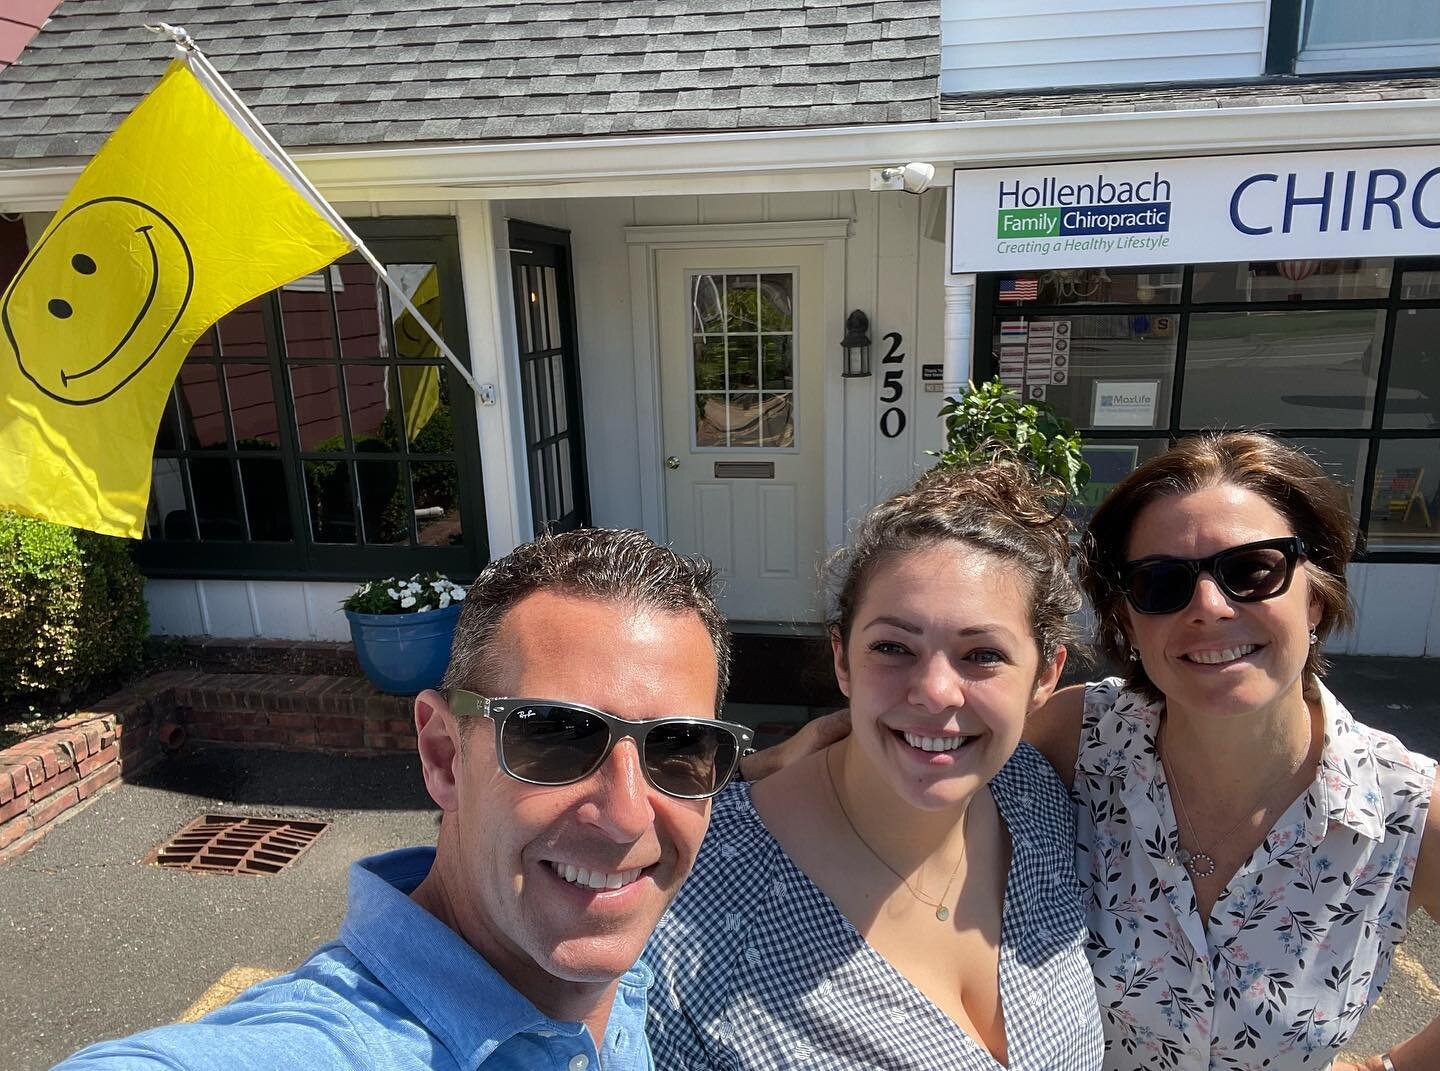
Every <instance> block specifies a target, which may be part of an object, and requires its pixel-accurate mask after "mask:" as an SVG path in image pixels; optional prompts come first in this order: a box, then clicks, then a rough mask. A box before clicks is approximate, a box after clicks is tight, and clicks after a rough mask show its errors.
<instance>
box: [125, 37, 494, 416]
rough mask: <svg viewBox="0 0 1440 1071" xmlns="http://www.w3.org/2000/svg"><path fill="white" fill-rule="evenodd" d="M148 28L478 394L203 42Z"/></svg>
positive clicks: (431, 328)
mask: <svg viewBox="0 0 1440 1071" xmlns="http://www.w3.org/2000/svg"><path fill="white" fill-rule="evenodd" d="M145 28H146V29H147V30H150V31H151V32H153V33H161V34H165V35H166V36H167V37H169V38H170V40H171V41H172V42H174V44H175V47H176V49H178V50H179V52H180V56H181V58H182V59H183V60H184V61H185V63H186V65H187V66H188V67H189V68H190V69H191V71H192V72H193V73H194V74H195V76H196V77H197V78H199V79H200V81H201V82H202V84H204V85H205V86H206V88H207V89H209V90H210V91H211V92H212V93H215V94H218V95H219V96H220V98H221V99H222V100H223V101H224V102H225V103H226V104H228V105H229V106H230V108H231V109H232V110H233V111H234V112H235V113H236V114H237V115H238V117H239V118H240V119H241V120H242V121H243V122H244V123H245V125H246V127H247V128H248V129H249V131H250V133H251V134H252V135H254V136H255V137H256V138H258V139H259V140H260V141H261V143H262V144H263V146H264V148H265V149H266V151H267V153H268V154H269V155H270V156H272V157H273V159H272V162H273V163H275V164H276V165H277V166H278V167H280V168H281V169H282V170H283V171H284V172H285V174H286V177H287V178H288V179H289V180H290V181H291V182H292V183H294V184H295V185H297V186H299V187H300V189H301V191H302V192H303V193H304V194H305V195H306V196H307V198H308V199H309V200H310V201H311V202H312V203H313V205H314V207H315V209H316V211H318V212H320V213H321V214H322V215H323V216H325V218H326V220H328V221H329V223H330V225H331V226H332V227H334V228H335V229H336V230H337V231H339V232H340V233H341V234H343V235H344V236H345V238H346V239H347V240H348V241H349V242H350V243H351V244H352V245H354V246H355V250H356V252H358V253H359V254H360V255H361V256H362V257H364V258H365V261H366V263H368V264H369V265H370V267H371V268H373V269H374V270H375V274H376V275H378V276H379V277H380V278H381V279H383V280H384V281H385V285H386V286H388V287H389V288H390V292H391V293H392V294H393V295H395V297H397V298H399V299H400V303H401V304H402V305H403V306H404V307H405V310H406V311H407V312H409V313H410V315H411V316H413V317H414V318H415V322H416V323H418V324H419V325H420V328H421V329H422V330H423V331H424V332H425V333H426V334H427V335H429V336H430V339H431V341H433V342H434V343H435V345H436V346H438V347H439V348H440V352H441V353H443V354H444V355H445V357H446V358H447V359H448V360H449V362H450V364H451V366H452V367H454V369H455V371H456V372H458V373H459V375H460V378H461V379H463V380H464V381H465V382H466V383H467V384H468V385H469V387H470V389H471V391H473V392H474V394H475V397H477V398H479V397H480V388H479V386H478V385H477V384H476V383H475V379H474V377H473V376H471V374H470V370H469V369H468V368H466V367H465V365H464V364H463V363H462V362H461V361H460V358H459V357H457V356H455V353H454V351H453V350H451V349H450V347H449V346H448V345H446V343H445V340H444V339H443V338H441V337H440V334H439V332H438V331H436V330H435V328H434V326H433V325H432V324H431V323H430V321H429V319H427V318H426V317H425V316H424V314H422V313H421V312H420V310H419V309H417V308H416V307H415V306H414V304H413V303H412V302H411V301H410V297H409V295H407V294H406V293H405V291H404V290H403V289H402V288H401V287H400V285H399V284H398V283H396V282H395V280H394V279H392V278H390V273H389V272H387V271H386V270H385V266H384V265H383V264H381V263H380V261H379V260H377V259H376V258H375V254H373V253H371V252H370V249H369V247H367V246H366V245H365V242H364V241H363V240H362V239H361V237H360V236H359V235H358V234H356V233H355V231H354V230H352V229H351V227H350V225H349V224H348V223H346V222H345V220H344V218H343V217H342V216H341V215H340V213H339V212H337V211H335V208H334V206H333V205H331V204H330V202H329V201H327V200H326V199H325V196H324V195H323V194H322V193H321V192H320V191H319V190H318V189H316V188H315V185H314V183H312V182H311V181H310V180H309V179H308V178H306V176H305V173H304V172H303V171H301V170H300V168H299V166H298V165H297V164H296V163H295V161H294V160H292V159H291V158H290V154H289V153H287V152H286V151H285V148H284V146H282V145H281V144H280V142H278V141H276V140H275V137H274V135H272V134H271V133H270V131H268V130H266V129H265V125H264V124H263V123H261V122H260V120H259V119H257V118H256V117H255V113H254V112H252V111H251V110H250V109H249V108H248V107H247V106H246V104H245V102H244V101H243V100H241V99H240V96H239V94H237V93H236V92H235V90H234V89H232V88H231V86H230V83H229V82H227V81H225V78H224V76H222V75H221V74H220V72H219V71H217V70H216V69H215V65H214V64H212V63H211V62H210V58H209V57H208V56H206V55H205V53H204V52H202V51H201V50H200V46H199V45H197V44H195V41H194V39H193V38H192V37H191V36H190V35H189V34H188V33H186V32H185V30H184V28H183V27H180V26H172V25H170V24H169V23H167V22H161V23H156V24H154V25H147V26H146V27H145Z"/></svg>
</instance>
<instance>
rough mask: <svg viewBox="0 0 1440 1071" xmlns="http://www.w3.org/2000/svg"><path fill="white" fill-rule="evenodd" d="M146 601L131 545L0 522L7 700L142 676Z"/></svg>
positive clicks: (0, 629) (20, 520) (6, 516)
mask: <svg viewBox="0 0 1440 1071" xmlns="http://www.w3.org/2000/svg"><path fill="white" fill-rule="evenodd" d="M144 592H145V579H144V577H142V576H141V575H140V573H139V571H138V570H137V569H136V568H135V563H134V562H133V561H132V560H131V558H130V549H129V547H128V546H127V545H126V542H125V540H123V539H115V538H113V537H110V536H101V535H96V534H94V533H93V532H84V531H78V530H75V529H70V528H66V527H63V526H62V525H58V524H50V523H49V522H47V521H37V520H33V519H31V518H29V517H20V516H16V515H15V514H12V513H0V698H3V699H12V698H14V697H16V696H19V695H29V694H33V695H41V694H47V693H48V694H53V695H55V696H58V697H64V696H68V695H70V694H73V693H75V692H78V691H81V690H83V689H84V688H86V687H88V686H90V685H91V684H94V683H97V682H100V681H103V680H104V679H105V678H107V677H111V676H115V675H119V674H125V673H130V672H133V671H135V670H136V669H138V668H139V666H140V664H141V659H142V656H143V653H144V646H145V639H146V637H147V636H148V635H149V633H150V614H149V612H148V610H147V609H146V606H145V595H144Z"/></svg>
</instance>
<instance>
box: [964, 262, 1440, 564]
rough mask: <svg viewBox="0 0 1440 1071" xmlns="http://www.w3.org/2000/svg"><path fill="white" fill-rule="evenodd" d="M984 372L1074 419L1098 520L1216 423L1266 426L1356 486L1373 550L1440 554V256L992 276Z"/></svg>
mask: <svg viewBox="0 0 1440 1071" xmlns="http://www.w3.org/2000/svg"><path fill="white" fill-rule="evenodd" d="M978 293H979V299H978V301H979V307H978V308H977V313H978V315H977V321H976V322H977V324H980V325H986V324H988V325H989V331H988V332H987V331H985V330H984V329H983V328H982V329H980V330H977V332H976V354H975V357H976V369H977V372H978V373H979V374H981V375H982V376H999V377H1000V378H1001V379H1002V380H1003V381H1005V382H1006V383H1008V384H1009V385H1011V386H1012V387H1014V388H1015V389H1016V390H1017V391H1020V392H1022V393H1023V394H1024V395H1025V396H1027V397H1030V398H1033V399H1036V400H1043V401H1046V402H1049V403H1050V404H1052V405H1054V406H1055V408H1056V410H1057V411H1058V412H1059V413H1060V414H1061V415H1062V416H1065V417H1067V418H1068V419H1070V420H1072V421H1074V422H1075V424H1076V426H1077V427H1078V428H1079V429H1080V431H1081V433H1082V435H1083V437H1084V439H1085V442H1086V448H1085V449H1086V459H1087V460H1088V461H1089V462H1090V465H1091V469H1092V472H1093V478H1092V483H1091V485H1090V487H1089V488H1088V489H1087V493H1086V497H1087V501H1086V504H1085V507H1086V508H1085V510H1082V511H1081V512H1082V513H1084V512H1088V510H1089V509H1093V507H1094V506H1095V505H1097V504H1098V503H1099V501H1100V499H1101V498H1103V497H1104V495H1105V494H1106V493H1107V492H1108V491H1109V490H1110V488H1111V487H1113V486H1114V485H1115V484H1116V483H1118V482H1119V481H1120V479H1122V478H1123V477H1124V476H1125V474H1126V473H1128V472H1130V471H1131V470H1132V469H1134V468H1135V466H1136V465H1137V464H1138V463H1139V462H1140V461H1143V460H1145V459H1146V458H1149V457H1152V456H1154V455H1156V454H1158V453H1160V452H1162V451H1163V450H1165V449H1166V448H1167V447H1168V446H1169V445H1170V444H1171V443H1173V442H1174V441H1175V440H1176V439H1178V438H1179V437H1181V436H1183V435H1186V434H1190V433H1193V432H1196V431H1199V430H1202V429H1207V428H1241V427H1254V428H1263V429H1265V430H1267V431H1272V432H1274V433H1276V434H1278V435H1281V436H1283V437H1285V438H1287V439H1289V440H1290V441H1292V442H1293V443H1294V444H1295V445H1297V446H1299V447H1301V448H1302V449H1304V450H1305V451H1307V452H1308V453H1309V454H1310V455H1311V456H1312V457H1314V458H1315V459H1316V460H1317V461H1319V462H1320V464H1321V465H1323V466H1324V467H1325V469H1326V471H1328V472H1329V473H1330V474H1331V476H1332V477H1334V479H1335V480H1336V481H1337V482H1338V483H1339V484H1340V486H1341V487H1343V488H1344V489H1345V493H1346V495H1347V496H1348V498H1349V501H1350V506H1351V511H1352V513H1353V514H1354V516H1355V523H1356V526H1357V530H1358V531H1359V533H1360V534H1361V536H1362V538H1361V540H1360V547H1361V550H1360V556H1362V557H1369V558H1376V559H1379V558H1384V559H1393V560H1432V559H1433V558H1435V557H1436V556H1440V258H1410V259H1401V260H1393V259H1390V258H1385V257H1365V258H1354V259H1348V260H1284V261H1264V262H1259V261H1257V262H1248V263H1231V264H1206V265H1197V266H1172V267H1161V268H1078V269H1071V270H1061V271H1046V272H1026V273H1019V274H1012V275H986V276H981V282H980V286H979V290H978Z"/></svg>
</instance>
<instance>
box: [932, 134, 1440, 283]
mask: <svg viewBox="0 0 1440 1071" xmlns="http://www.w3.org/2000/svg"><path fill="white" fill-rule="evenodd" d="M950 226H951V235H950V238H951V242H950V270H951V271H952V272H956V273H959V272H1000V271H1016V270H1044V269H1046V268H1081V267H1105V266H1111V265H1114V266H1119V265H1136V266H1139V265H1146V264H1203V263H1211V262H1218V261H1236V260H1280V259H1291V258H1316V259H1328V258H1334V257H1363V256H1406V255H1415V254H1429V255H1433V254H1434V253H1435V252H1436V251H1437V250H1440V148H1436V147H1433V146H1427V147H1418V148H1399V149H1365V150H1353V151H1344V152H1296V153H1269V154H1254V155H1246V156H1212V157H1181V158H1176V159H1166V160H1125V161H1114V162H1106V163H1094V164H1066V165H1064V166H1059V167H1051V166H1039V167H1035V166H1026V167H995V168H983V169H969V170H967V169H964V168H957V169H956V171H955V173H954V184H953V186H952V187H951V202H950Z"/></svg>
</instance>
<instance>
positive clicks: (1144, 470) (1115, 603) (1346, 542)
mask: <svg viewBox="0 0 1440 1071" xmlns="http://www.w3.org/2000/svg"><path fill="white" fill-rule="evenodd" d="M1226 484H1229V485H1231V486H1234V487H1240V488H1243V489H1245V490H1247V491H1251V492H1253V493H1254V494H1256V495H1259V496H1260V497H1261V498H1263V499H1264V500H1265V501H1266V502H1268V503H1270V505H1271V506H1272V507H1273V508H1274V509H1275V511H1276V512H1277V513H1279V514H1280V515H1281V516H1282V517H1284V518H1285V521H1286V523H1287V524H1289V526H1290V529H1291V532H1292V533H1293V534H1295V535H1297V536H1299V537H1300V538H1301V539H1303V540H1304V541H1305V560H1306V565H1307V568H1306V574H1307V575H1308V576H1309V578H1310V594H1311V597H1313V598H1314V599H1315V600H1316V601H1317V602H1318V603H1319V604H1320V623H1319V624H1318V625H1316V626H1315V635H1316V637H1317V642H1315V643H1314V644H1312V645H1311V646H1310V654H1309V657H1308V658H1307V659H1306V661H1305V671H1304V674H1305V681H1306V691H1307V693H1308V692H1310V691H1311V688H1310V685H1311V683H1312V682H1314V681H1315V680H1316V678H1318V677H1320V676H1323V675H1324V673H1325V659H1324V656H1323V655H1322V654H1321V648H1322V647H1323V646H1324V641H1325V637H1327V636H1329V635H1330V633H1331V632H1333V631H1334V630H1335V629H1336V628H1340V627H1342V626H1345V625H1348V624H1350V622H1351V620H1352V618H1353V611H1352V609H1351V607H1350V600H1349V596H1348V594H1347V589H1346V586H1345V566H1346V565H1347V564H1348V563H1349V561H1350V555H1351V552H1353V551H1354V549H1355V534H1354V532H1355V529H1354V521H1353V519H1352V518H1351V515H1350V508H1349V506H1348V504H1347V503H1346V501H1345V495H1344V492H1342V491H1341V490H1340V488H1339V486H1338V485H1337V484H1336V483H1335V481H1334V480H1332V479H1331V478H1330V477H1329V476H1328V475H1327V474H1326V472H1325V470H1324V469H1322V468H1321V467H1320V466H1319V465H1317V464H1316V463H1315V462H1314V461H1313V460H1312V459H1311V458H1310V457H1309V456H1308V455H1307V454H1305V453H1303V452H1301V451H1300V450H1297V449H1295V448H1294V447H1293V446H1288V445H1287V444H1285V443H1283V442H1281V441H1280V440H1279V439H1276V438H1274V437H1273V436H1270V435H1266V434H1264V433H1263V432H1255V431H1232V432H1209V433H1206V434H1203V435H1196V436H1193V437H1191V438H1188V439H1182V440H1181V441H1180V442H1178V443H1176V444H1175V446H1173V447H1171V448H1170V450H1168V451H1167V452H1166V453H1163V454H1161V455H1159V456H1158V457H1153V458H1151V459H1150V460H1148V461H1146V462H1145V463H1144V464H1142V465H1140V467H1139V468H1137V469H1136V470H1135V471H1134V472H1132V473H1130V475H1128V476H1126V477H1125V479H1123V480H1121V481H1120V483H1119V484H1117V485H1116V487H1115V489H1114V490H1113V491H1111V492H1110V494H1109V495H1108V496H1107V497H1106V499H1105V501H1104V502H1102V503H1101V504H1100V508H1099V509H1097V510H1096V511H1095V513H1094V515H1093V516H1092V517H1091V518H1090V525H1089V528H1088V530H1087V531H1086V533H1085V540H1084V549H1083V551H1082V553H1081V557H1080V583H1081V584H1082V585H1083V586H1084V588H1085V594H1086V595H1087V596H1088V597H1089V599H1090V604H1091V605H1092V606H1093V607H1094V608H1095V630H1096V633H1097V638H1098V643H1099V647H1100V649H1101V651H1102V652H1103V653H1104V654H1105V655H1106V656H1107V657H1108V658H1109V659H1110V660H1111V661H1112V662H1114V663H1115V664H1116V665H1118V666H1120V667H1122V671H1123V672H1124V673H1125V674H1126V685H1127V686H1128V687H1129V688H1130V689H1131V690H1132V691H1135V692H1137V693H1139V694H1140V695H1142V696H1144V697H1145V698H1147V699H1150V700H1159V699H1163V698H1164V696H1163V695H1162V694H1161V693H1160V690H1159V689H1158V688H1156V687H1155V684H1154V682H1153V681H1151V680H1150V678H1149V676H1148V675H1147V674H1146V673H1145V667H1144V665H1142V664H1141V662H1140V660H1139V659H1138V658H1135V657H1133V655H1134V648H1133V647H1132V645H1131V643H1130V637H1129V634H1128V633H1127V632H1126V631H1125V624H1124V622H1125V593H1124V592H1123V591H1122V590H1121V586H1120V570H1121V567H1122V566H1123V565H1124V564H1125V562H1126V561H1127V560H1128V555H1129V549H1130V532H1131V530H1132V529H1133V528H1134V526H1135V520H1136V518H1137V517H1139V516H1140V513H1141V511H1142V510H1144V509H1145V507H1146V506H1149V505H1150V504H1152V503H1154V502H1157V501H1159V500H1160V499H1162V498H1168V497H1170V496H1172V495H1185V494H1191V493H1193V492H1195V491H1200V490H1203V489H1204V488H1207V487H1218V486H1223V485H1226Z"/></svg>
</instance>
